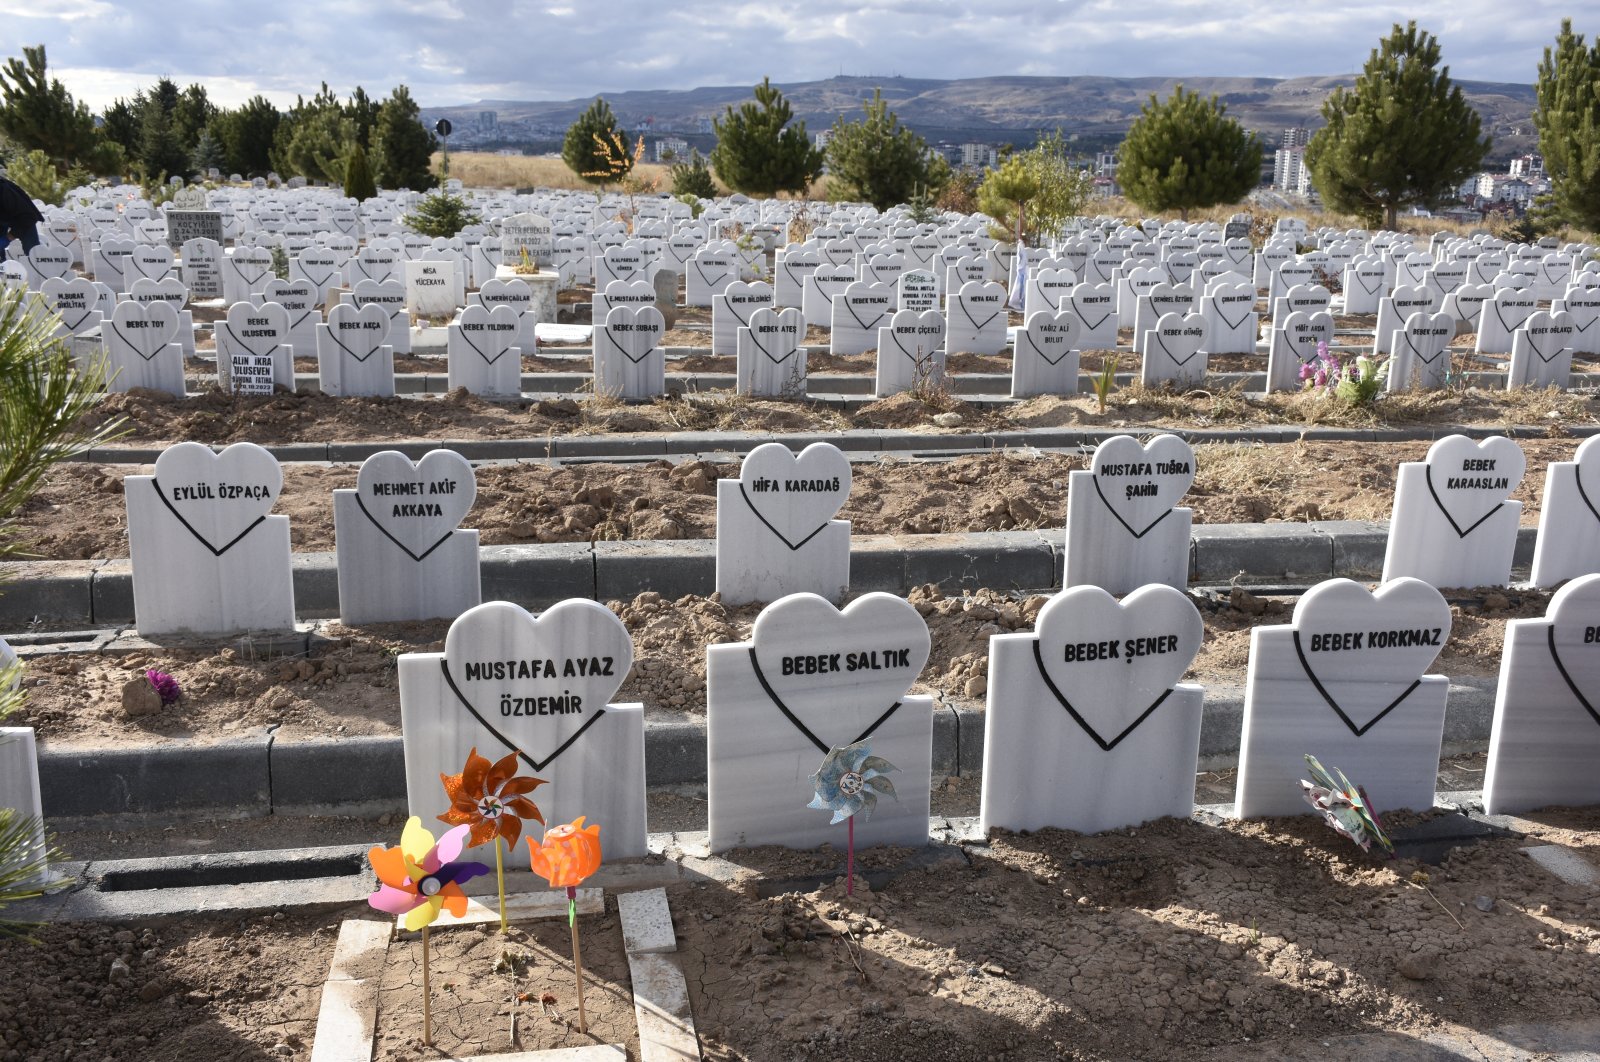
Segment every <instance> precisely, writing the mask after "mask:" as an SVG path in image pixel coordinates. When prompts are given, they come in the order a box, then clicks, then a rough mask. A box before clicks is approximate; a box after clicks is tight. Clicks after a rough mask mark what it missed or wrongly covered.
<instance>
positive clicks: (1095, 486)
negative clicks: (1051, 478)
mask: <svg viewBox="0 0 1600 1062" xmlns="http://www.w3.org/2000/svg"><path fill="white" fill-rule="evenodd" d="M1193 483H1194V448H1193V447H1191V446H1190V445H1189V444H1188V443H1187V442H1185V441H1184V440H1183V439H1181V438H1179V437H1178V436H1176V435H1158V436H1156V437H1155V438H1154V439H1151V440H1150V442H1149V443H1148V444H1144V445H1141V444H1140V443H1139V441H1138V440H1137V439H1135V438H1133V436H1131V435H1116V436H1113V437H1111V438H1109V439H1107V440H1106V441H1105V442H1103V443H1101V444H1100V445H1099V447H1097V448H1096V449H1095V452H1094V456H1093V457H1092V458H1090V461H1089V467H1088V468H1087V469H1085V470H1082V471H1077V472H1071V473H1068V475H1067V535H1066V556H1065V561H1064V580H1065V582H1064V585H1065V586H1067V587H1069V588H1070V587H1074V586H1098V587H1100V588H1101V589H1103V590H1106V591H1108V592H1109V593H1112V594H1126V593H1129V592H1130V591H1132V590H1135V589H1137V588H1138V587H1141V586H1144V585H1146V584H1148V583H1164V584H1166V585H1167V586H1171V587H1175V588H1177V589H1179V590H1185V589H1187V588H1188V586H1189V530H1190V522H1191V520H1192V516H1193V514H1192V513H1191V512H1190V510H1188V509H1185V508H1180V507H1179V506H1178V503H1179V502H1181V501H1182V500H1183V496H1184V495H1185V494H1186V493H1188V491H1189V487H1190V485H1191V484H1193Z"/></svg>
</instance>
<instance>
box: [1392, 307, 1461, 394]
mask: <svg viewBox="0 0 1600 1062" xmlns="http://www.w3.org/2000/svg"><path fill="white" fill-rule="evenodd" d="M1455 334H1456V321H1455V318H1453V317H1451V316H1450V315H1449V314H1447V313H1443V312H1440V313H1426V312H1424V311H1421V310H1419V311H1417V312H1416V313H1414V314H1412V315H1411V316H1410V317H1407V318H1406V322H1405V324H1404V325H1403V326H1402V327H1401V328H1399V329H1397V330H1396V331H1395V334H1394V337H1393V339H1391V340H1390V342H1389V350H1390V362H1389V381H1388V390H1390V391H1405V390H1409V389H1411V388H1413V387H1416V388H1421V389H1422V390H1425V391H1437V390H1438V389H1440V388H1442V387H1443V386H1444V385H1445V384H1446V383H1447V382H1448V380H1449V377H1450V340H1451V339H1452V338H1454V336H1455Z"/></svg>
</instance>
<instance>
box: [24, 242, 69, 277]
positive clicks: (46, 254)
mask: <svg viewBox="0 0 1600 1062" xmlns="http://www.w3.org/2000/svg"><path fill="white" fill-rule="evenodd" d="M28 268H29V269H31V270H33V272H34V273H35V274H36V275H37V276H38V277H39V280H40V282H41V283H43V282H44V281H46V280H51V279H56V278H59V279H63V280H64V279H66V278H67V277H69V276H70V275H71V274H72V252H71V251H68V250H66V249H65V248H62V247H52V246H50V245H48V244H43V243H41V244H37V245H35V246H34V248H33V250H31V251H29V252H28Z"/></svg>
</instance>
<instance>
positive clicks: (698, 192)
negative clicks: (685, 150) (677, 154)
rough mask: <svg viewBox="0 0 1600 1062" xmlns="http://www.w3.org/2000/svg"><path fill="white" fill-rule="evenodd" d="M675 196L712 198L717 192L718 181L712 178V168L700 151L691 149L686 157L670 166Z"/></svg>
mask: <svg viewBox="0 0 1600 1062" xmlns="http://www.w3.org/2000/svg"><path fill="white" fill-rule="evenodd" d="M667 174H668V176H669V177H670V178H671V179H672V194H673V195H674V196H685V195H687V196H693V197H694V198H696V199H711V198H713V197H714V196H715V195H716V194H717V183H716V182H715V181H714V180H712V179H711V168H710V167H709V166H707V165H706V160H705V159H704V158H702V157H701V156H700V152H699V151H691V152H690V153H689V157H688V158H686V159H679V160H677V161H675V162H673V164H672V165H671V166H670V167H668V169H667Z"/></svg>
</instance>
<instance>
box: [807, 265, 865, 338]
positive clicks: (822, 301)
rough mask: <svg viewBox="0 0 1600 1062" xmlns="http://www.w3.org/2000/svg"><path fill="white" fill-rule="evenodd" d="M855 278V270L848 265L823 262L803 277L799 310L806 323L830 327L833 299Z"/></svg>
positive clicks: (817, 326)
mask: <svg viewBox="0 0 1600 1062" xmlns="http://www.w3.org/2000/svg"><path fill="white" fill-rule="evenodd" d="M855 280H856V274H855V270H853V269H851V268H850V267H849V266H835V265H828V264H826V263H825V264H823V265H820V266H818V267H817V268H816V269H814V270H812V271H811V275H810V276H808V277H806V278H805V282H804V291H803V294H802V295H801V297H800V302H801V308H800V312H801V313H803V314H804V315H805V318H806V324H807V325H808V326H811V327H816V328H832V327H833V300H834V299H835V298H836V297H837V296H839V295H843V294H844V290H845V289H846V288H848V287H849V286H850V285H851V284H853V283H855Z"/></svg>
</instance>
